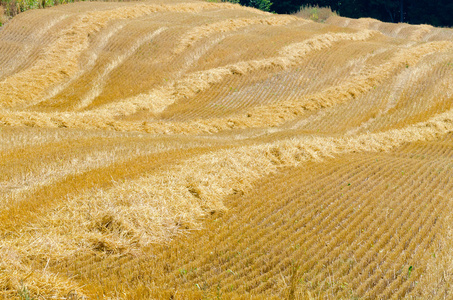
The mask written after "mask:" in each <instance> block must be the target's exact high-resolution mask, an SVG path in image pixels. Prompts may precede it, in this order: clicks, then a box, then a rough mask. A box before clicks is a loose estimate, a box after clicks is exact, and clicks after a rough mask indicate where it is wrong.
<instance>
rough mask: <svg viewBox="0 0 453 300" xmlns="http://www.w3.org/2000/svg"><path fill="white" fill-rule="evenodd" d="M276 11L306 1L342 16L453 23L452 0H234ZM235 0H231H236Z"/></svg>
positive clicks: (288, 9) (293, 9) (286, 10)
mask: <svg viewBox="0 0 453 300" xmlns="http://www.w3.org/2000/svg"><path fill="white" fill-rule="evenodd" d="M233 1H234V2H239V3H241V4H243V5H248V6H253V7H257V8H260V9H263V10H268V11H274V12H276V13H293V12H296V11H297V10H299V8H300V7H301V6H304V5H319V6H330V7H331V8H332V10H335V11H336V12H338V13H339V15H340V16H343V17H350V18H361V17H371V18H375V19H378V20H381V21H384V22H394V23H398V22H404V23H410V24H431V25H434V26H448V27H453V0H340V1H338V0H337V1H333V0H236V1H235V0H233ZM233 1H232V2H233Z"/></svg>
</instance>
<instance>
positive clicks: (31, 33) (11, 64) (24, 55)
mask: <svg viewBox="0 0 453 300" xmlns="http://www.w3.org/2000/svg"><path fill="white" fill-rule="evenodd" d="M67 17H68V15H66V14H55V13H49V14H48V15H46V16H45V19H46V23H45V24H44V25H42V24H39V21H40V20H42V19H43V18H44V17H43V16H40V18H30V19H27V23H28V24H30V25H29V26H30V27H31V26H33V27H32V28H27V29H28V30H27V32H21V31H20V30H21V29H22V30H24V28H25V26H22V28H21V29H19V28H17V27H16V26H14V24H11V25H9V26H11V27H14V29H16V30H15V31H14V33H13V32H9V31H8V33H9V34H8V35H11V36H8V35H7V33H6V32H5V31H4V32H3V34H0V40H1V41H2V44H1V48H2V51H1V54H0V55H1V56H0V65H1V66H2V68H1V69H0V81H1V80H3V79H4V78H6V77H7V76H11V74H13V73H14V72H16V71H18V70H19V71H20V68H21V66H23V65H26V64H27V62H32V61H34V60H35V59H36V58H35V57H36V56H37V53H35V51H37V50H38V49H40V48H42V47H43V46H44V45H46V44H48V43H49V42H51V41H52V40H53V39H54V38H55V37H53V36H52V35H50V34H49V32H50V31H51V30H55V27H57V25H59V24H60V23H62V22H61V21H62V20H64V19H66V18H67ZM15 21H16V20H15ZM20 21H21V20H17V22H20ZM37 21H38V22H37ZM13 34H14V36H12V35H13ZM8 44H9V45H8ZM8 46H9V47H8ZM8 48H9V49H8ZM32 54H34V55H32Z"/></svg>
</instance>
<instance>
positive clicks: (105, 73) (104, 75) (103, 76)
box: [76, 28, 166, 110]
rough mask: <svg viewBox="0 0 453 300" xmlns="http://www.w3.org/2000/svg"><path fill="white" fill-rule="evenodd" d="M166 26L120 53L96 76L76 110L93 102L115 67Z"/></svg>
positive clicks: (138, 40)
mask: <svg viewBox="0 0 453 300" xmlns="http://www.w3.org/2000/svg"><path fill="white" fill-rule="evenodd" d="M165 30H166V28H159V29H157V30H156V31H154V32H152V33H151V34H147V35H146V36H144V37H141V38H139V39H137V40H136V41H135V43H134V44H133V45H132V46H131V47H129V48H128V49H127V50H126V51H125V52H124V54H123V55H120V56H118V57H116V58H115V59H114V60H113V61H111V62H110V63H109V64H108V65H107V66H106V67H105V68H104V70H102V71H101V72H100V73H99V74H98V76H97V78H95V80H94V82H93V83H92V84H93V87H92V88H91V90H90V91H89V92H88V94H87V95H85V96H84V97H83V98H82V99H80V102H79V103H78V105H77V106H76V110H81V109H83V108H85V107H87V106H89V105H90V104H91V102H92V101H93V100H94V99H95V98H96V97H97V96H99V95H100V94H101V93H102V90H103V89H104V86H105V82H106V80H108V78H109V75H110V73H111V72H112V71H113V69H115V68H116V67H117V66H118V65H120V64H122V63H123V62H124V61H125V60H126V59H127V58H128V57H130V56H131V55H133V54H134V52H135V51H137V49H138V48H139V47H140V46H141V45H143V44H144V43H147V42H149V41H150V40H152V39H153V38H154V37H156V36H157V35H159V34H161V33H162V32H164V31H165Z"/></svg>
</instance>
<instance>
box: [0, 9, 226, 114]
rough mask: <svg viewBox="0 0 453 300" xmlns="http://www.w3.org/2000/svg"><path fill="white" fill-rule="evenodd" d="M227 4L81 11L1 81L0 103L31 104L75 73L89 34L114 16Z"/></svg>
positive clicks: (117, 18)
mask: <svg viewBox="0 0 453 300" xmlns="http://www.w3.org/2000/svg"><path fill="white" fill-rule="evenodd" d="M227 6H229V5H222V4H216V3H179V4H176V5H155V4H138V5H133V6H125V7H121V8H117V9H112V10H107V11H93V12H87V13H84V14H80V15H78V17H77V20H76V21H75V22H73V23H72V24H71V25H70V26H69V28H66V29H64V30H63V31H62V32H61V35H60V37H59V38H58V39H57V40H56V41H55V42H54V43H52V44H51V45H49V46H48V47H47V48H46V49H44V51H43V53H42V54H41V56H40V58H39V59H38V60H37V61H36V62H35V63H34V65H33V66H31V67H30V68H28V69H26V70H24V71H22V72H19V73H17V74H14V75H12V76H10V77H7V78H6V79H4V80H3V81H1V82H0V98H2V103H1V106H3V107H17V106H21V105H23V104H25V105H32V104H34V101H37V100H36V99H37V98H40V96H42V93H44V92H45V91H46V90H47V89H48V88H50V87H51V86H52V85H54V84H56V83H59V82H61V81H62V80H65V79H67V78H70V77H73V76H74V75H75V74H77V72H78V71H79V66H78V60H79V58H80V56H81V54H82V52H83V51H84V50H86V49H87V48H88V47H89V35H90V34H93V33H95V32H98V31H99V30H101V29H102V28H104V27H106V26H107V25H108V23H109V22H112V21H113V20H124V19H131V18H137V17H141V16H145V15H149V14H152V13H155V12H166V11H179V12H197V11H202V10H206V9H208V10H209V9H214V8H227Z"/></svg>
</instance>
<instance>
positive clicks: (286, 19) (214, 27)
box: [173, 15, 309, 54]
mask: <svg viewBox="0 0 453 300" xmlns="http://www.w3.org/2000/svg"><path fill="white" fill-rule="evenodd" d="M294 21H300V19H299V18H297V17H293V16H287V15H283V16H275V17H267V18H256V19H237V18H236V19H228V20H222V21H219V22H215V23H211V24H206V25H203V26H198V27H195V28H193V29H191V30H189V32H186V33H185V34H184V36H183V37H182V38H181V40H180V41H179V44H178V46H177V47H176V48H175V49H173V53H174V54H180V53H181V52H183V51H184V50H185V49H187V48H189V47H191V46H192V45H194V44H195V43H197V42H198V41H199V40H201V39H203V38H206V37H209V36H210V35H212V34H214V33H225V32H230V31H236V30H238V29H241V28H244V27H247V26H251V25H270V26H285V25H288V24H289V23H291V22H294ZM306 22H309V21H306Z"/></svg>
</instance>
